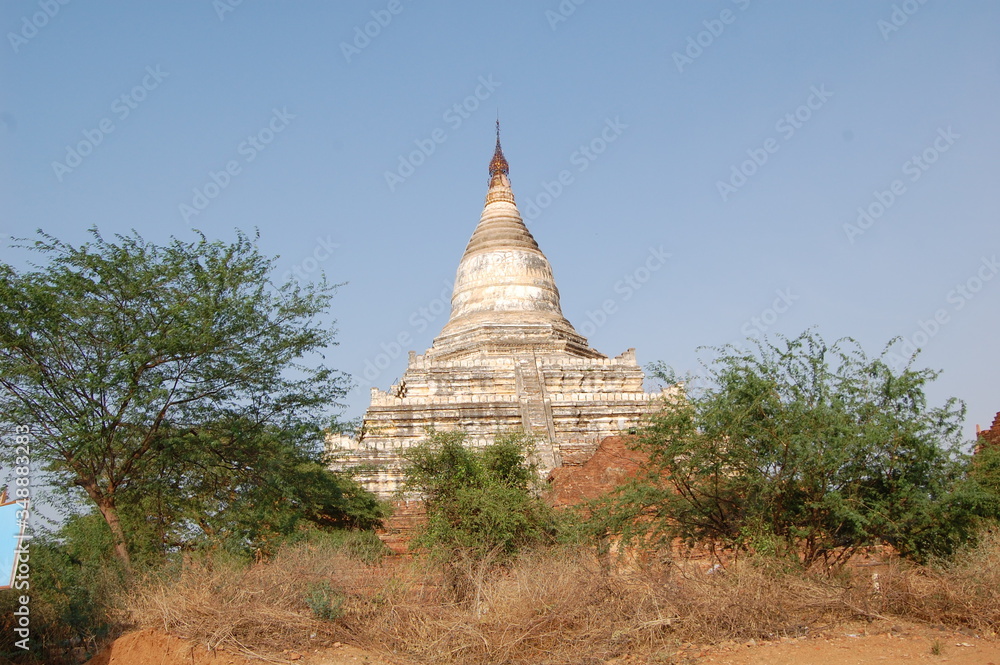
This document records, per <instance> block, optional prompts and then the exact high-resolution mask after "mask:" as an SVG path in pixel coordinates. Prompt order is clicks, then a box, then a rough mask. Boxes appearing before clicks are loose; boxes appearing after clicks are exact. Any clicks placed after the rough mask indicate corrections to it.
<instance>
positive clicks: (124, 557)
mask: <svg viewBox="0 0 1000 665" xmlns="http://www.w3.org/2000/svg"><path fill="white" fill-rule="evenodd" d="M97 507H98V509H100V511H101V515H103V516H104V521H105V522H107V523H108V527H110V528H111V538H112V540H113V541H114V543H115V554H116V555H117V556H118V558H119V559H120V560H121V562H122V563H123V564H124V565H125V570H127V571H131V570H132V559H131V557H129V554H128V544H127V543H126V542H125V532H124V531H123V530H122V524H121V522H119V521H118V509H117V508H115V505H114V502H113V501H109V502H105V503H99V504H98V505H97Z"/></svg>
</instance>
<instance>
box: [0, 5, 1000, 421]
mask: <svg viewBox="0 0 1000 665" xmlns="http://www.w3.org/2000/svg"><path fill="white" fill-rule="evenodd" d="M0 25H2V31H3V33H4V42H5V43H4V44H3V45H0V77H2V78H0V81H2V85H0V201H2V207H0V237H2V242H0V260H2V261H4V262H7V263H11V264H13V265H17V266H24V265H25V264H26V261H27V260H28V258H29V255H28V254H26V253H25V252H24V250H21V249H17V248H16V247H13V246H12V243H11V242H10V240H9V238H10V237H11V236H22V237H23V236H32V235H33V234H34V231H35V229H44V231H46V232H48V233H51V234H53V235H55V236H57V237H58V238H60V239H62V240H65V241H68V242H71V243H74V244H75V243H80V242H83V241H85V240H86V239H87V237H88V236H87V229H88V228H89V227H92V226H97V227H98V228H99V230H100V231H101V233H102V234H104V235H105V236H110V235H112V234H115V233H128V232H129V231H130V230H131V229H135V230H137V231H138V232H139V233H140V234H141V235H142V236H143V237H144V238H146V239H148V240H151V241H154V242H159V243H163V242H167V241H168V240H169V238H170V237H171V236H174V237H177V238H180V239H182V240H193V239H194V238H195V230H196V229H197V230H200V231H201V232H203V233H205V234H206V235H207V236H208V237H210V238H213V239H223V240H232V239H234V238H235V237H236V230H237V229H241V230H244V231H247V232H251V233H252V232H254V230H258V231H259V233H260V240H259V246H260V248H261V251H262V252H263V253H265V254H267V255H269V256H277V257H278V259H277V262H276V270H275V274H274V279H275V280H276V281H284V280H286V279H299V280H303V281H311V280H315V279H318V278H319V276H320V275H321V274H323V275H325V276H326V278H327V280H329V281H331V282H334V283H339V284H342V286H341V287H340V288H339V290H338V293H337V295H336V297H335V298H334V301H333V305H332V309H331V316H332V317H334V318H335V319H336V327H337V330H338V332H337V341H338V345H337V346H335V347H332V348H330V349H329V350H328V351H327V352H326V354H325V355H326V362H327V363H329V364H330V365H332V366H334V367H337V368H339V369H341V370H343V371H345V372H348V373H350V374H351V375H352V377H353V381H354V385H355V388H354V389H353V390H352V391H351V393H350V394H349V395H348V397H347V399H346V404H345V407H344V410H343V412H342V415H343V417H344V418H345V419H350V418H357V417H359V416H361V415H362V414H363V412H364V410H365V408H366V406H367V404H368V400H369V391H370V388H371V387H372V386H375V387H378V388H380V389H383V390H384V389H388V387H389V385H390V384H392V383H393V382H394V381H395V380H396V379H398V378H399V377H400V376H401V375H402V374H403V372H404V370H405V368H406V358H407V352H408V351H410V350H414V351H417V352H418V353H422V352H423V351H425V350H426V349H427V348H428V347H429V346H430V344H431V341H432V340H433V338H434V336H435V335H436V334H437V333H438V332H439V331H440V329H441V327H442V326H443V325H444V323H445V322H446V321H447V316H448V311H449V308H450V304H449V302H450V295H451V284H452V281H453V279H454V275H455V270H456V268H457V266H458V262H459V259H460V258H461V256H462V253H463V251H464V248H465V245H466V243H467V242H468V239H469V237H470V236H471V234H472V232H473V230H474V228H475V225H476V223H477V222H478V219H479V214H480V212H481V211H482V206H483V201H484V197H485V194H486V188H487V183H488V173H487V167H488V163H489V160H490V157H491V156H492V153H493V147H494V140H495V138H494V132H495V121H496V119H497V117H498V115H499V118H500V122H501V127H502V140H503V148H504V152H505V154H506V156H507V159H508V160H509V162H510V178H511V181H512V185H513V189H514V194H515V197H516V198H517V202H518V206H519V208H520V211H521V214H522V216H523V217H524V218H525V221H526V223H527V225H528V227H529V229H530V230H531V232H532V233H533V234H534V236H535V238H536V240H537V241H538V243H539V245H540V247H541V248H542V250H543V251H544V252H545V254H546V255H547V257H548V258H549V260H550V262H551V264H552V267H553V270H554V273H555V277H556V281H557V284H558V286H559V289H560V293H561V296H562V306H563V311H564V313H565V315H566V316H567V318H568V319H569V320H570V321H571V322H572V323H573V324H574V325H575V326H576V328H577V329H578V330H579V331H580V332H581V333H582V334H584V335H585V336H587V337H588V338H589V341H590V344H591V346H593V347H594V348H596V349H597V350H599V351H601V352H602V353H605V354H607V355H609V356H614V355H618V354H619V353H621V352H623V351H625V350H626V349H628V348H631V347H634V348H636V349H637V356H638V359H639V361H640V363H643V364H646V363H649V362H652V361H662V362H664V363H666V364H668V365H670V366H672V367H673V368H674V369H675V370H677V371H678V372H679V373H685V372H697V371H700V369H701V368H700V365H699V358H706V357H708V355H710V352H707V351H706V350H704V349H703V348H702V347H711V346H717V345H723V344H744V343H745V340H746V339H747V337H748V336H761V335H765V334H766V335H770V336H773V335H776V334H781V335H786V336H791V337H794V336H796V335H798V334H799V333H800V332H802V331H803V330H805V329H807V328H809V327H812V326H815V328H816V330H817V331H818V332H819V333H820V334H821V335H822V336H823V337H824V338H825V339H827V340H828V341H832V340H835V339H837V338H840V337H843V336H850V337H853V338H855V339H856V340H858V341H859V342H860V343H861V345H862V347H863V348H864V349H865V350H867V351H868V352H869V353H871V354H874V355H877V354H878V353H879V352H881V350H882V349H883V347H884V346H885V345H886V343H887V342H889V340H890V339H892V338H894V337H897V336H899V337H901V338H902V340H903V342H902V344H903V345H909V347H907V348H912V349H916V348H918V347H919V348H920V349H921V353H920V355H919V357H918V359H917V363H916V364H917V366H919V367H930V368H933V369H937V370H941V371H942V373H941V375H940V377H939V379H938V380H937V381H936V382H935V383H934V384H933V385H932V387H931V388H930V390H929V396H930V399H931V402H932V403H933V404H941V403H943V401H944V400H945V399H947V398H948V397H952V396H954V397H958V398H960V399H962V400H964V401H965V402H966V404H967V406H968V417H967V422H966V427H965V430H964V431H965V434H966V436H967V438H970V439H971V438H972V437H973V436H974V431H975V424H976V423H979V424H981V425H983V426H984V427H985V426H988V425H989V424H990V422H991V421H992V420H993V416H994V414H995V413H996V412H997V411H1000V389H998V387H997V385H998V384H997V380H996V377H997V376H1000V342H998V334H997V330H998V323H1000V315H998V312H1000V275H998V272H1000V264H998V263H997V258H998V256H1000V225H998V221H1000V200H998V196H997V193H998V192H1000V188H998V186H997V181H998V179H1000V165H998V164H1000V162H998V159H997V155H998V154H1000V125H998V123H997V122H996V119H997V109H998V107H1000V86H998V83H1000V38H998V35H1000V3H996V2H992V1H985V0H968V1H966V2H962V3H945V2H941V1H932V0H904V1H900V0H897V1H895V2H893V1H889V0H863V1H861V0H840V1H837V2H808V3H805V2H791V1H787V2H763V1H760V0H706V1H699V2H683V3H681V2H653V1H646V0H642V1H638V0H637V1H634V2H609V1H607V0H603V1H602V0H562V1H561V2H559V1H558V0H542V1H535V2H526V1H518V0H512V1H509V2H503V3H498V2H467V3H461V4H460V3H457V2H452V3H443V2H437V3H435V2H430V1H428V0H373V1H365V2H319V1H308V0H303V1H300V2H277V1H270V2H267V1H262V0H258V1H251V0H244V1H242V2H240V1H239V0H214V1H213V0H174V1H171V2H165V1H161V2H141V3H139V2H110V1H92V2H82V1H79V0H78V1H75V2H74V1H71V0H6V1H5V2H4V3H3V4H2V6H0ZM900 348H903V347H902V346H901V347H900ZM900 357H901V356H900Z"/></svg>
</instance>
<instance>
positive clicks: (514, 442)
mask: <svg viewBox="0 0 1000 665" xmlns="http://www.w3.org/2000/svg"><path fill="white" fill-rule="evenodd" d="M532 449H533V442H532V441H531V439H530V438H528V437H525V436H524V435H523V434H501V435H499V436H498V437H497V438H496V440H495V441H494V442H493V443H492V444H490V445H488V446H485V447H483V448H481V449H475V448H472V447H469V446H467V445H465V433H464V432H446V433H441V432H438V433H432V434H431V437H430V439H429V440H428V441H427V442H425V443H423V444H421V445H419V446H415V447H413V448H411V449H409V450H408V451H407V453H406V459H407V461H408V463H409V465H408V467H407V469H406V482H405V484H404V491H407V492H414V493H417V494H419V495H420V496H422V497H423V498H424V502H425V506H426V508H427V524H426V526H425V527H424V529H423V530H422V531H421V533H420V534H419V535H418V536H417V538H416V540H415V544H416V545H417V546H418V547H422V548H425V549H429V550H444V551H445V552H446V553H447V552H455V551H461V552H465V553H471V554H472V555H473V556H474V557H475V558H483V557H485V556H487V555H493V556H498V558H500V559H503V558H506V557H509V556H511V555H513V554H514V553H516V552H517V551H518V550H519V549H521V548H522V547H525V546H528V545H532V544H538V543H542V542H546V541H547V540H548V539H550V538H551V536H552V531H553V529H554V517H553V514H552V512H551V510H550V509H549V508H548V507H547V506H546V505H545V503H544V502H543V501H542V500H541V498H540V497H539V495H538V492H537V489H538V488H537V482H538V472H537V467H536V465H534V464H533V463H531V462H530V461H529V460H530V457H531V453H532Z"/></svg>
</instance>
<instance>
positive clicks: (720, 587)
mask: <svg viewBox="0 0 1000 665" xmlns="http://www.w3.org/2000/svg"><path fill="white" fill-rule="evenodd" d="M872 570H874V569H873V568H863V569H859V570H857V571H855V572H853V573H851V572H845V573H843V574H840V575H838V576H835V577H829V576H825V575H809V574H804V573H802V572H801V571H795V570H789V569H787V568H781V567H779V566H778V565H777V564H775V563H774V562H766V561H756V562H755V561H740V562H738V563H734V564H732V565H731V566H729V567H728V568H727V569H726V570H725V571H723V572H716V573H714V574H707V573H706V572H705V570H704V568H703V567H699V566H695V565H694V564H691V563H685V562H666V563H645V564H641V565H640V564H635V563H633V564H631V565H629V566H622V567H616V566H610V565H607V562H605V561H601V560H599V559H598V558H597V557H596V556H594V555H593V554H592V553H591V552H589V551H587V550H584V549H568V550H549V551H542V552H534V553H529V554H527V555H525V556H523V557H522V558H521V559H520V560H518V561H517V562H516V563H514V564H513V565H511V566H509V567H506V568H504V567H498V566H494V565H491V564H490V562H486V563H483V562H476V561H473V560H459V561H457V562H453V563H452V564H450V565H448V566H440V565H437V566H435V565H432V564H430V563H427V562H425V561H421V560H417V561H409V562H399V561H395V562H391V563H390V564H388V565H384V566H372V565H365V564H362V563H359V562H357V561H354V560H351V559H349V558H348V557H346V556H344V555H343V554H342V553H340V552H339V551H337V550H333V549H330V548H324V547H317V546H306V545H299V546H297V547H292V548H289V549H287V550H284V551H282V552H281V554H280V555H279V556H278V557H276V558H275V559H274V560H273V561H272V562H270V563H266V564H257V565H254V566H250V567H249V568H247V567H243V568H242V569H240V568H237V569H232V568H227V567H225V566H215V567H213V566H205V565H200V566H196V565H192V566H189V567H188V569H187V570H186V571H185V572H184V574H183V575H182V576H181V578H180V580H179V582H175V583H174V584H170V585H168V584H160V585H148V586H147V587H146V588H145V590H144V591H143V592H141V593H137V594H136V595H135V596H134V597H133V602H132V603H131V616H132V617H133V619H134V620H136V621H137V622H138V623H140V624H141V625H143V626H152V627H159V628H163V629H166V630H167V631H169V632H171V633H174V634H178V635H181V636H183V637H188V638H192V639H196V640H199V641H201V642H203V643H205V644H208V645H211V646H229V647H235V648H238V649H240V650H242V651H244V652H250V653H258V654H268V653H270V654H275V653H278V652H280V651H281V650H282V649H287V648H292V647H295V646H300V647H301V646H302V645H303V644H305V643H309V642H310V641H311V640H312V642H311V643H313V644H315V643H316V642H315V640H317V639H320V638H323V637H326V638H327V639H334V638H336V639H340V640H343V641H349V642H353V643H355V644H358V645H359V646H363V647H366V648H369V649H373V650H376V651H380V652H383V653H387V654H389V653H396V654H405V655H407V656H409V657H410V658H414V659H417V660H422V661H426V662H455V663H497V662H502V663H540V662H545V663H571V662H572V663H579V662H588V659H592V660H593V662H600V661H602V660H605V659H608V658H614V657H616V656H622V655H626V654H628V655H633V656H640V657H653V656H655V655H656V654H669V653H671V652H672V651H673V650H674V648H675V647H676V645H677V644H678V643H680V642H696V643H713V642H719V641H723V640H748V639H752V638H753V639H768V638H775V637H779V636H782V635H800V634H804V633H805V632H808V631H809V630H810V629H815V628H817V627H820V626H827V625H830V624H835V623H837V622H841V621H848V620H854V619H885V618H903V619H916V620H920V621H927V622H932V623H944V624H949V625H961V626H969V627H973V628H977V629H980V630H983V631H996V630H997V629H998V628H1000V537H997V536H990V537H989V539H988V540H987V541H985V542H984V544H983V545H982V546H981V547H980V548H979V549H977V550H975V551H972V552H969V553H967V554H966V555H964V556H962V557H959V558H958V559H957V560H956V561H955V562H954V563H953V564H951V565H949V566H948V567H946V568H938V569H933V568H920V567H914V566H904V565H901V564H892V565H889V566H882V567H879V568H878V570H879V571H880V572H879V577H878V586H877V588H876V587H875V586H874V585H873V583H872V577H871V574H872ZM317 583H322V584H325V585H327V586H328V587H329V588H333V589H338V590H339V591H341V592H342V593H343V595H344V598H345V602H344V605H343V607H342V610H343V614H342V616H340V617H339V618H338V619H336V620H335V621H321V620H319V619H318V618H316V616H315V615H314V613H313V612H312V611H311V610H310V609H309V606H308V603H307V602H306V601H305V600H304V599H305V598H306V597H308V594H309V589H310V588H315V585H316V584H317ZM311 635H316V638H311V637H310V636H311Z"/></svg>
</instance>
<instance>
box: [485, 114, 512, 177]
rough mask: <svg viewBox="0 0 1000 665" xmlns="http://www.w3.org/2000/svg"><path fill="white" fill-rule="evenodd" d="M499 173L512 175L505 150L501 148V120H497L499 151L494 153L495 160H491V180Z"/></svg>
mask: <svg viewBox="0 0 1000 665" xmlns="http://www.w3.org/2000/svg"><path fill="white" fill-rule="evenodd" d="M498 173H502V174H504V175H510V166H509V165H508V164H507V159H506V158H505V157H504V156H503V148H501V147H500V118H497V149H496V150H495V151H493V159H491V160H490V178H491V179H492V178H493V176H495V175H496V174H498Z"/></svg>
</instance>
